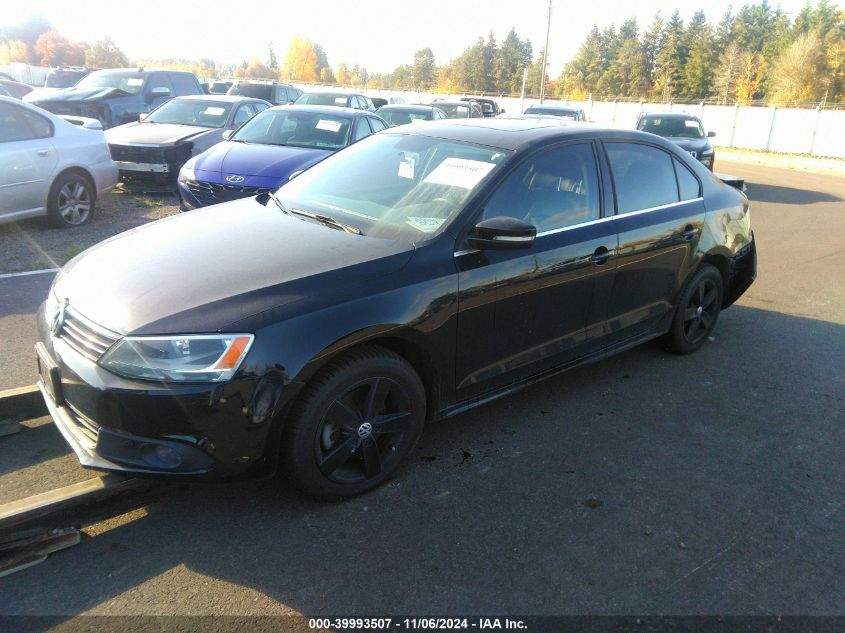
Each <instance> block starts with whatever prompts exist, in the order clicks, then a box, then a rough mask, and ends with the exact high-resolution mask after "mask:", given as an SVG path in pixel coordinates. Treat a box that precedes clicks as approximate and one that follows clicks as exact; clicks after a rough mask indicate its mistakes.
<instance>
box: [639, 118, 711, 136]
mask: <svg viewBox="0 0 845 633" xmlns="http://www.w3.org/2000/svg"><path fill="white" fill-rule="evenodd" d="M637 129H638V130H641V131H642V132H651V133H652V134H657V135H658V136H665V137H668V138H704V128H703V127H702V125H701V122H700V121H699V120H698V119H682V118H675V117H673V118H671V119H669V118H667V119H661V118H659V117H643V118H642V119H640V123H639V125H637Z"/></svg>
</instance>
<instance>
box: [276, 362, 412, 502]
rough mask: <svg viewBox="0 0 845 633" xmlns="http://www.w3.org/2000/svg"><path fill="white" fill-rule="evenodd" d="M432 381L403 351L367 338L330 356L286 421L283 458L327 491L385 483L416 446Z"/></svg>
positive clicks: (352, 491) (313, 488)
mask: <svg viewBox="0 0 845 633" xmlns="http://www.w3.org/2000/svg"><path fill="white" fill-rule="evenodd" d="M425 413H426V398H425V389H424V387H423V384H422V381H421V380H420V378H419V376H418V375H417V373H416V372H415V371H414V369H413V367H411V365H409V364H408V362H407V361H405V359H403V358H402V357H401V356H399V355H398V354H395V353H393V352H391V351H389V350H387V349H384V348H381V347H378V346H366V347H361V348H359V349H357V350H353V351H351V352H349V353H347V354H344V355H343V356H341V357H340V358H338V359H336V360H334V361H332V362H330V363H329V364H328V365H327V366H326V367H325V368H323V369H322V370H321V371H320V372H319V373H318V374H317V375H316V376H315V377H314V378H313V379H312V380H311V382H310V383H309V384H308V385H307V386H306V387H305V388H304V390H303V393H302V395H301V396H300V398H299V400H298V402H297V404H296V405H295V407H294V409H293V411H292V412H291V417H290V418H289V421H288V423H287V427H286V429H285V434H284V438H283V444H282V449H281V457H282V463H283V464H284V466H285V467H286V469H287V471H288V472H289V474H290V476H291V478H292V479H293V481H294V483H295V484H296V485H297V486H298V487H299V488H300V489H301V490H303V491H304V492H305V493H307V494H308V495H310V496H313V497H317V498H320V499H345V498H349V497H353V496H355V495H359V494H362V493H364V492H367V491H368V490H372V489H373V488H375V487H377V486H379V485H381V484H382V483H384V482H385V481H387V479H389V478H390V477H391V476H392V475H393V474H394V473H395V471H396V469H397V468H398V466H399V465H400V463H402V462H403V461H404V459H405V458H406V457H407V456H408V454H409V453H411V451H413V449H414V448H415V447H416V445H417V443H418V442H419V439H420V436H421V434H422V429H423V425H424V423H425Z"/></svg>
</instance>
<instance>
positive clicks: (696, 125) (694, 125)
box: [684, 119, 698, 127]
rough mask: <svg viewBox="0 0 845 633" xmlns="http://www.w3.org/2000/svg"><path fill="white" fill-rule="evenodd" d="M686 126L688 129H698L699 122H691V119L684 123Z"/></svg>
mask: <svg viewBox="0 0 845 633" xmlns="http://www.w3.org/2000/svg"><path fill="white" fill-rule="evenodd" d="M684 124H685V125H686V126H687V127H698V121H690V120H689V119H687V120H686V121H684Z"/></svg>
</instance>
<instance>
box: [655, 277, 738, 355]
mask: <svg viewBox="0 0 845 633" xmlns="http://www.w3.org/2000/svg"><path fill="white" fill-rule="evenodd" d="M722 292H723V289H722V275H721V274H720V273H719V271H718V270H716V268H714V267H713V266H711V265H710V264H704V265H703V266H702V267H701V268H699V269H698V270H697V271H696V273H695V274H694V275H693V276H692V278H690V280H689V282H687V285H686V286H685V287H684V290H683V292H682V293H681V297H680V299H679V300H678V307H677V308H676V309H675V317H674V319H673V320H672V327H671V329H670V330H669V332H668V334H666V337H665V339H664V341H665V343H666V346H667V347H668V348H669V349H670V350H672V351H673V352H675V353H676V354H692V353H693V352H695V351H697V350H698V349H699V348H700V347H701V346H702V345H704V341H706V340H707V337H708V336H710V333H711V332H712V331H713V328H714V327H716V321H718V319H719V312H720V311H721V308H722Z"/></svg>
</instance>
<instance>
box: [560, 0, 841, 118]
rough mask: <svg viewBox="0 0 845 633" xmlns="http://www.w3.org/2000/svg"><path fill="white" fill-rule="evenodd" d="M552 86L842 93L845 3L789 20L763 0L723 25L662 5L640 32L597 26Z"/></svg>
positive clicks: (691, 94) (759, 96)
mask: <svg viewBox="0 0 845 633" xmlns="http://www.w3.org/2000/svg"><path fill="white" fill-rule="evenodd" d="M555 91H556V92H557V93H558V94H560V95H566V96H569V97H571V98H576V99H578V98H584V97H586V96H587V95H589V94H592V95H593V98H595V99H604V100H607V99H618V98H622V99H654V100H659V101H663V102H667V101H672V100H675V101H699V100H704V99H707V100H710V101H714V102H718V103H740V104H749V103H752V102H761V101H762V102H766V103H769V104H788V103H799V102H800V103H803V102H822V101H845V10H840V9H839V8H838V7H837V6H836V5H835V4H832V3H831V2H829V0H820V1H819V2H818V3H817V4H816V5H815V6H813V5H810V4H807V5H805V6H804V8H802V9H801V11H800V12H799V13H798V14H797V15H796V16H795V17H794V19H791V18H790V16H789V15H787V14H786V13H784V12H783V11H781V9H780V8H775V9H772V8H771V6H769V4H768V2H767V1H766V0H763V1H762V2H760V3H759V4H747V5H744V6H743V7H742V8H741V9H740V10H739V11H738V12H737V13H733V12H732V11H731V10H728V12H727V13H726V14H725V15H724V16H722V18H721V19H720V20H719V21H718V22H717V23H711V22H708V20H707V18H706V16H705V14H704V12H702V11H698V12H696V13H695V14H694V15H693V16H692V19H691V20H690V21H689V22H688V23H687V24H684V21H683V20H682V19H681V17H680V15H679V14H678V12H677V11H676V12H675V13H673V14H672V15H671V16H670V17H669V18H668V19H664V18H663V16H661V15H660V14H659V13H658V14H657V15H656V16H655V18H654V20H653V21H652V23H651V24H650V25H649V26H648V27H647V28H646V29H645V30H644V31H642V32H640V30H639V28H638V25H637V22H636V20H635V19H633V18H631V19H628V20H625V21H624V22H623V23H622V24H621V25H620V27H619V28H618V29H616V28H615V27H614V26H610V27H607V28H605V29H603V30H600V29H599V28H598V27H595V26H594V27H593V29H592V30H591V31H590V33H589V35H588V36H587V38H586V39H585V40H584V42H583V43H582V44H581V47H580V48H579V50H578V52H577V53H576V55H575V57H574V58H573V59H572V60H571V61H570V62H569V63H567V64H566V66H565V68H564V70H563V73H562V74H561V76H560V77H559V78H558V80H557V82H556V86H555Z"/></svg>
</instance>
